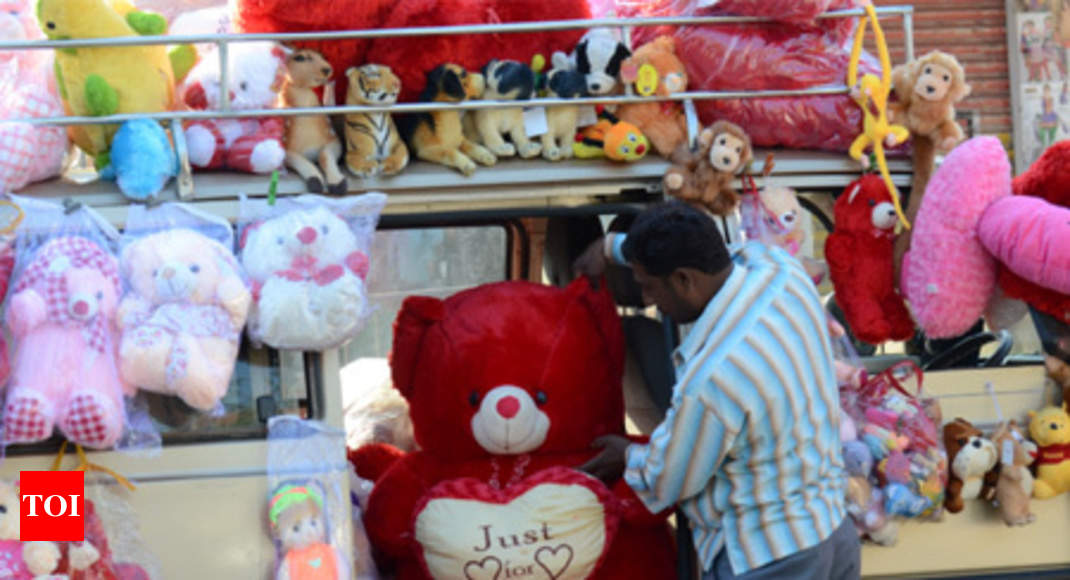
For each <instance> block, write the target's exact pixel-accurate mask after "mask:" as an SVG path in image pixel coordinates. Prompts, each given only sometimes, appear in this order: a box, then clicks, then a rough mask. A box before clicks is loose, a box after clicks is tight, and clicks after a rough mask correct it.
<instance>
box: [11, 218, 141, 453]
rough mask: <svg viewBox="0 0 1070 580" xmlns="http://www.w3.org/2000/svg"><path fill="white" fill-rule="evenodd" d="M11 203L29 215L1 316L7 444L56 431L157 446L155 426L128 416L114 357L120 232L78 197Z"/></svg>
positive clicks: (80, 439) (98, 443) (125, 389)
mask: <svg viewBox="0 0 1070 580" xmlns="http://www.w3.org/2000/svg"><path fill="white" fill-rule="evenodd" d="M13 201H14V202H15V203H16V204H17V205H18V206H19V207H20V208H21V209H22V211H23V212H24V213H25V218H24V219H23V221H22V223H21V224H20V225H19V228H18V230H17V233H16V242H15V253H16V256H15V272H14V275H13V277H12V280H11V285H10V288H9V294H8V299H7V309H6V312H5V319H4V320H5V324H6V327H7V329H8V331H9V332H10V333H11V336H12V342H13V346H14V357H13V362H12V372H11V380H10V383H9V385H8V387H7V389H6V392H5V395H6V397H5V398H6V401H5V404H4V417H3V424H4V425H3V426H4V430H3V441H4V444H5V445H9V444H16V443H33V442H37V441H42V440H45V439H47V438H49V437H50V436H51V435H52V432H53V429H58V430H59V431H60V432H61V433H62V434H63V435H64V436H65V437H66V438H67V440H69V441H70V442H72V443H74V444H76V445H81V446H83V447H87V448H92V449H110V448H117V449H120V450H127V451H144V450H146V449H147V450H150V451H152V450H158V449H159V445H160V439H159V436H158V435H157V434H156V433H155V432H154V431H148V432H146V431H144V429H145V428H146V425H150V424H151V423H147V422H146V420H145V419H144V418H143V417H137V416H131V409H132V408H133V407H131V406H130V405H128V401H127V400H126V397H127V396H130V395H132V394H133V390H132V389H131V388H130V386H129V385H127V384H125V383H123V381H122V379H121V377H120V375H119V367H118V364H117V345H118V328H117V326H116V316H115V315H116V309H117V307H118V302H119V296H120V293H121V286H120V282H119V262H118V260H117V259H116V256H115V254H116V250H117V246H118V241H119V233H118V232H117V231H116V230H115V228H114V227H112V226H111V224H109V223H108V222H107V221H105V220H104V219H103V218H102V217H101V216H100V215H99V214H97V213H96V212H94V211H93V210H91V209H90V208H88V207H86V206H84V205H81V204H78V203H74V202H70V203H68V204H66V207H65V206H63V205H59V204H55V203H51V202H46V201H41V200H37V199H31V198H23V197H14V198H13ZM72 377H77V378H78V380H76V381H72V380H71V378H72ZM150 428H151V427H150Z"/></svg>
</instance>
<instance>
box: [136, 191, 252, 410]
mask: <svg viewBox="0 0 1070 580" xmlns="http://www.w3.org/2000/svg"><path fill="white" fill-rule="evenodd" d="M121 248H122V249H121V252H120V257H119V263H120V271H121V278H122V282H123V288H124V294H123V298H122V300H121V301H120V303H119V309H118V316H117V323H118V325H119V330H120V332H121V341H120V344H119V368H120V373H121V375H122V377H123V380H124V381H126V382H127V383H129V384H130V385H132V386H134V387H136V388H139V389H142V390H144V391H149V392H154V393H160V394H164V395H173V396H176V397H179V398H180V399H182V401H184V402H185V403H186V404H187V405H189V406H190V407H192V408H194V409H197V410H200V411H203V412H213V413H221V412H222V403H221V402H220V400H221V399H222V398H223V396H224V395H225V394H226V391H227V387H228V386H229V385H230V379H231V375H232V374H233V372H234V364H235V361H236V360H237V357H238V347H239V346H240V344H241V333H242V329H243V328H244V327H245V321H246V318H247V316H248V314H249V307H250V304H251V302H252V294H251V292H250V291H249V284H248V281H247V280H246V278H245V276H244V273H243V271H242V269H241V267H240V266H239V265H238V260H237V258H236V257H235V256H234V253H233V248H234V233H233V231H232V230H231V227H230V224H229V223H228V222H227V221H226V220H223V219H221V218H218V217H216V216H212V215H210V214H206V213H204V212H201V211H199V210H197V209H195V208H193V207H192V206H189V205H186V204H181V203H164V204H160V205H158V206H155V207H152V208H148V207H146V206H144V205H140V204H137V205H131V206H130V210H129V214H128V216H127V221H126V230H125V231H124V232H123V237H122V241H121Z"/></svg>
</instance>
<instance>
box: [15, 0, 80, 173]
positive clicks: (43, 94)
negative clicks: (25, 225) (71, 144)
mask: <svg viewBox="0 0 1070 580" xmlns="http://www.w3.org/2000/svg"><path fill="white" fill-rule="evenodd" d="M43 38H44V34H42V33H41V29H40V28H38V26H37V21H36V19H35V18H34V13H33V6H32V5H31V2H30V1H29V0H0V39H3V40H38V39H43ZM62 115H63V105H62V103H61V102H60V100H59V96H58V95H57V91H56V83H55V77H54V76H53V72H52V51H48V50H18V51H0V121H5V120H8V119H19V118H29V117H57V116H62ZM66 152H67V133H66V131H65V130H64V128H63V127H59V126H53V127H46V126H33V125H30V124H28V123H4V122H0V192H12V191H17V190H19V189H22V188H23V187H25V186H26V185H28V184H30V183H34V182H37V181H43V180H45V179H49V178H52V177H55V176H57V175H59V174H60V173H61V172H62V170H63V160H64V156H65V155H66Z"/></svg>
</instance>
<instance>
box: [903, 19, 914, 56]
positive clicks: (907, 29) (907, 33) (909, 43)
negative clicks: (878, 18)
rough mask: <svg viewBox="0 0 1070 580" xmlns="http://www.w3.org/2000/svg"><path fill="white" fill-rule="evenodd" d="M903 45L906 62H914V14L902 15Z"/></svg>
mask: <svg viewBox="0 0 1070 580" xmlns="http://www.w3.org/2000/svg"><path fill="white" fill-rule="evenodd" d="M903 44H905V45H906V46H905V48H906V54H905V56H906V57H907V58H906V61H907V62H911V61H913V60H914V13H913V12H904V13H903Z"/></svg>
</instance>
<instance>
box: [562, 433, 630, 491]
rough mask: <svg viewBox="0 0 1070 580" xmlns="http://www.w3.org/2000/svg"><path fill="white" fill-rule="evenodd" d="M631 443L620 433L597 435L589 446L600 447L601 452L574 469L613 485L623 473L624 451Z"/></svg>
mask: <svg viewBox="0 0 1070 580" xmlns="http://www.w3.org/2000/svg"><path fill="white" fill-rule="evenodd" d="M631 444H632V442H631V440H629V439H628V438H627V437H622V436H620V435H604V436H602V437H599V438H598V439H595V440H594V442H593V443H591V447H594V448H595V449H601V450H602V452H601V453H599V454H598V455H595V456H594V457H593V458H592V459H591V460H590V461H588V462H587V463H584V464H583V465H581V466H579V467H577V468H576V469H578V470H580V471H583V472H585V473H587V474H589V475H592V476H594V477H597V478H598V479H600V480H602V483H604V484H606V485H613V484H614V483H616V482H617V480H619V479H620V478H621V476H622V475H624V469H625V467H626V466H627V457H625V453H626V451H627V449H628V446H629V445H631Z"/></svg>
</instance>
